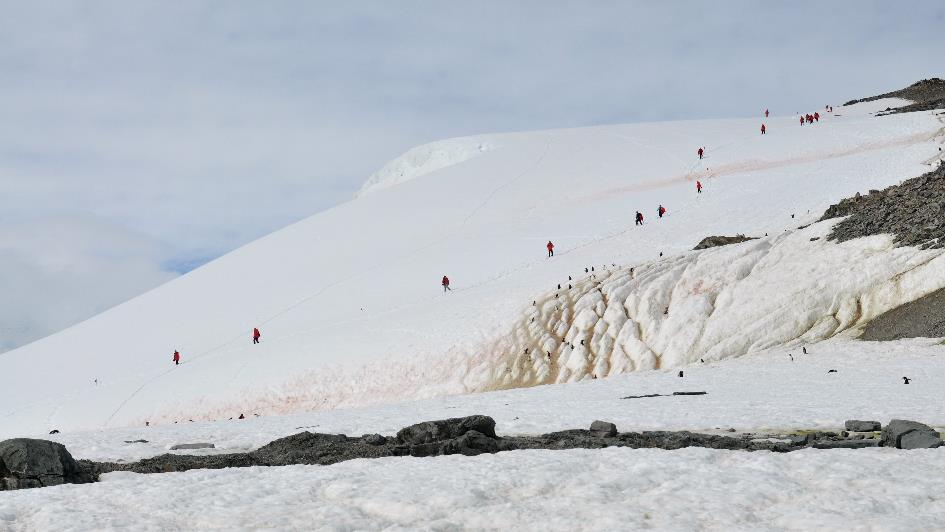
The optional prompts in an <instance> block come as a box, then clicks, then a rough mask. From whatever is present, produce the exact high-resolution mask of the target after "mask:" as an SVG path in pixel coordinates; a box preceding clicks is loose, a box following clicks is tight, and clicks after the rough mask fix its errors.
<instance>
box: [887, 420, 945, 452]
mask: <svg viewBox="0 0 945 532" xmlns="http://www.w3.org/2000/svg"><path fill="white" fill-rule="evenodd" d="M882 442H883V443H882V444H883V446H884V447H895V448H897V449H930V448H934V447H939V446H941V445H942V438H941V437H940V436H939V433H938V432H936V431H935V429H933V428H932V427H930V426H928V425H924V424H922V423H919V422H917V421H908V420H904V419H894V420H892V421H890V422H889V424H888V425H886V426H885V427H883V432H882Z"/></svg>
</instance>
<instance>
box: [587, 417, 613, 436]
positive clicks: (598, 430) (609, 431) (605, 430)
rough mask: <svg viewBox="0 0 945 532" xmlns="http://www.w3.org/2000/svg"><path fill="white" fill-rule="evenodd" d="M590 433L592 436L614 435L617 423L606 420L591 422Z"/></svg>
mask: <svg viewBox="0 0 945 532" xmlns="http://www.w3.org/2000/svg"><path fill="white" fill-rule="evenodd" d="M591 434H593V435H594V436H616V435H617V425H614V424H613V423H610V422H607V421H600V420H597V421H594V422H593V423H591Z"/></svg>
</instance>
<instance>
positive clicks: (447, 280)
mask: <svg viewBox="0 0 945 532" xmlns="http://www.w3.org/2000/svg"><path fill="white" fill-rule="evenodd" d="M447 290H452V288H450V278H449V277H447V276H445V275H444V276H443V291H444V292H446V291H447Z"/></svg>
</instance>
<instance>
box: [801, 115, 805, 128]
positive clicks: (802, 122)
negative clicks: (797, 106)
mask: <svg viewBox="0 0 945 532" xmlns="http://www.w3.org/2000/svg"><path fill="white" fill-rule="evenodd" d="M801 125H802V126H803V125H804V117H803V116H802V117H801Z"/></svg>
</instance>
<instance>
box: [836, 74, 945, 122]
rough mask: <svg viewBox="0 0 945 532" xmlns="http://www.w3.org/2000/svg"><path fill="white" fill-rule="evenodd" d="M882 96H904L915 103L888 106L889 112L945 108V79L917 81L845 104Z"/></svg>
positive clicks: (868, 100)
mask: <svg viewBox="0 0 945 532" xmlns="http://www.w3.org/2000/svg"><path fill="white" fill-rule="evenodd" d="M882 98H902V99H904V100H911V101H912V102H913V103H911V104H909V105H904V106H902V107H897V108H895V109H891V108H889V107H887V108H886V112H887V113H888V114H892V113H911V112H914V111H928V110H931V109H942V108H945V80H942V79H939V78H930V79H923V80H921V81H917V82H915V83H913V84H912V85H909V86H908V87H906V88H904V89H900V90H897V91H892V92H887V93H885V94H880V95H878V96H870V97H868V98H861V99H859V100H850V101H849V102H847V103H845V104H843V105H852V104H855V103H860V102H871V101H873V100H879V99H882Z"/></svg>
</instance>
